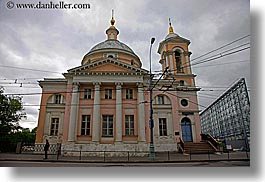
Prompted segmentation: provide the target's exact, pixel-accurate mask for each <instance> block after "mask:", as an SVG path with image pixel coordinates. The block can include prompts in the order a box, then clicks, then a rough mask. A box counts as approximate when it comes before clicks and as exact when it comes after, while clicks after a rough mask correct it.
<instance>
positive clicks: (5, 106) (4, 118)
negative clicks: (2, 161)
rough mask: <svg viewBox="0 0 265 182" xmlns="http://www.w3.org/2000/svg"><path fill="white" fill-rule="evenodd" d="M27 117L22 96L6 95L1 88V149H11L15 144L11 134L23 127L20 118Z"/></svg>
mask: <svg viewBox="0 0 265 182" xmlns="http://www.w3.org/2000/svg"><path fill="white" fill-rule="evenodd" d="M25 117H26V113H25V112H24V109H23V105H22V97H19V96H7V95H4V90H3V88H0V151H6V150H9V147H10V145H12V144H14V142H13V141H12V138H13V137H12V136H11V135H12V134H14V133H16V132H18V131H20V130H21V129H22V127H21V126H20V125H19V120H20V119H22V118H25Z"/></svg>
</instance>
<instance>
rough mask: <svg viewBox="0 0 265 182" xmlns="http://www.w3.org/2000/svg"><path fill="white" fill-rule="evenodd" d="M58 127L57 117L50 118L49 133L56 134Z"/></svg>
mask: <svg viewBox="0 0 265 182" xmlns="http://www.w3.org/2000/svg"><path fill="white" fill-rule="evenodd" d="M58 128H59V118H52V121H51V131H50V135H51V136H58Z"/></svg>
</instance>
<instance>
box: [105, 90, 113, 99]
mask: <svg viewBox="0 0 265 182" xmlns="http://www.w3.org/2000/svg"><path fill="white" fill-rule="evenodd" d="M105 99H112V89H105Z"/></svg>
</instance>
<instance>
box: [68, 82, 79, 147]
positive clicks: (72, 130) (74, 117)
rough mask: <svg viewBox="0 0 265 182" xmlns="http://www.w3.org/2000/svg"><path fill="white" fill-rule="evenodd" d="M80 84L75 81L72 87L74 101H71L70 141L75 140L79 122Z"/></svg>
mask: <svg viewBox="0 0 265 182" xmlns="http://www.w3.org/2000/svg"><path fill="white" fill-rule="evenodd" d="M78 88H79V84H78V83H73V89H72V101H71V110H70V123H69V133H68V142H74V141H75V136H76V123H77V122H78V113H77V112H78V107H79V105H78V104H79V102H78V100H79V92H78Z"/></svg>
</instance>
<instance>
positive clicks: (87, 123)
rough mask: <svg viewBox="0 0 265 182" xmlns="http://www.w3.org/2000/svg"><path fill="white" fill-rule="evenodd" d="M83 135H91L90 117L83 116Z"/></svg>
mask: <svg viewBox="0 0 265 182" xmlns="http://www.w3.org/2000/svg"><path fill="white" fill-rule="evenodd" d="M81 135H90V115H82V124H81Z"/></svg>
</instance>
